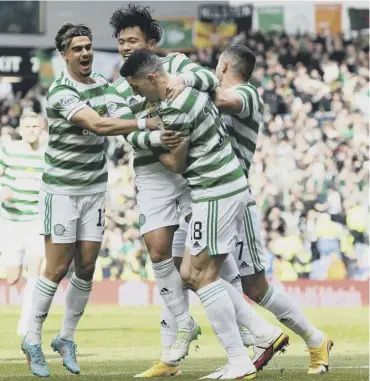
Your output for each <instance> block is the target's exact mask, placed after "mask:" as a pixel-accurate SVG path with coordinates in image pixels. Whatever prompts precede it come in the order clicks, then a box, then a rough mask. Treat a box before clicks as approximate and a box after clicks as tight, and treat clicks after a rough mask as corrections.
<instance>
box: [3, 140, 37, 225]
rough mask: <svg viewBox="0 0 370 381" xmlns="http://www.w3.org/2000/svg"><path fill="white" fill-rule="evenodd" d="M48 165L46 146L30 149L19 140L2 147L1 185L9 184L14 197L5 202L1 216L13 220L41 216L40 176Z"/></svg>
mask: <svg viewBox="0 0 370 381" xmlns="http://www.w3.org/2000/svg"><path fill="white" fill-rule="evenodd" d="M43 168H44V149H43V147H40V148H39V149H38V150H37V151H30V150H29V149H27V146H26V144H25V143H24V142H23V141H15V142H11V143H10V144H8V145H6V146H3V147H2V148H1V150H0V173H3V174H2V175H0V187H4V188H8V189H10V191H11V192H12V198H11V199H10V200H5V201H3V202H2V204H1V209H0V216H1V218H5V219H7V220H11V221H34V220H36V219H37V218H38V200H39V192H40V180H41V176H42V172H43Z"/></svg>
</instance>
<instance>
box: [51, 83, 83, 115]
mask: <svg viewBox="0 0 370 381" xmlns="http://www.w3.org/2000/svg"><path fill="white" fill-rule="evenodd" d="M48 106H49V107H50V108H51V109H53V110H54V111H56V112H57V113H58V114H59V115H61V116H62V117H63V118H64V119H67V120H68V121H70V120H71V118H72V117H73V115H74V114H76V113H77V112H78V111H80V110H82V109H84V108H85V107H88V105H87V104H86V103H85V102H84V101H82V100H81V97H80V94H79V93H78V92H77V90H75V89H74V88H73V87H70V86H67V85H59V86H56V87H54V88H53V89H52V90H51V91H50V92H49V94H48Z"/></svg>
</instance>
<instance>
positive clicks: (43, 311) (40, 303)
mask: <svg viewBox="0 0 370 381" xmlns="http://www.w3.org/2000/svg"><path fill="white" fill-rule="evenodd" d="M58 286H59V284H58V283H54V282H52V281H51V280H49V279H46V278H45V277H44V276H40V277H39V278H38V279H37V281H36V284H35V287H34V289H33V296H32V308H31V315H30V319H29V321H28V332H27V343H29V344H41V330H42V325H43V324H44V321H45V319H46V318H47V316H48V313H49V310H50V306H51V303H52V301H53V298H54V295H55V292H56V291H57V288H58Z"/></svg>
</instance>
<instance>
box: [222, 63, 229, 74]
mask: <svg viewBox="0 0 370 381" xmlns="http://www.w3.org/2000/svg"><path fill="white" fill-rule="evenodd" d="M228 67H229V63H228V62H227V61H224V62H223V63H222V73H226V70H227V69H228Z"/></svg>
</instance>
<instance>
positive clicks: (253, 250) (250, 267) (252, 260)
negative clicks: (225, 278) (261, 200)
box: [232, 191, 266, 276]
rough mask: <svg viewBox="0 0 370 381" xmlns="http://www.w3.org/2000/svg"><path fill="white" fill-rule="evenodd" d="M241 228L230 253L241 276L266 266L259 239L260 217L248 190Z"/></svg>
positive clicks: (253, 272)
mask: <svg viewBox="0 0 370 381" xmlns="http://www.w3.org/2000/svg"><path fill="white" fill-rule="evenodd" d="M248 195H249V197H248V201H247V204H246V207H245V209H244V215H243V224H242V226H241V227H242V229H241V230H240V231H239V237H238V242H237V245H236V249H235V250H233V252H232V254H233V256H234V259H235V261H236V263H237V265H238V268H239V273H240V275H241V276H245V275H251V274H255V273H258V272H260V271H262V270H264V269H265V267H266V256H265V252H264V250H263V244H262V239H261V219H260V213H259V210H258V207H257V205H256V202H255V201H254V198H253V196H252V194H251V193H250V192H249V191H248Z"/></svg>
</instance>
